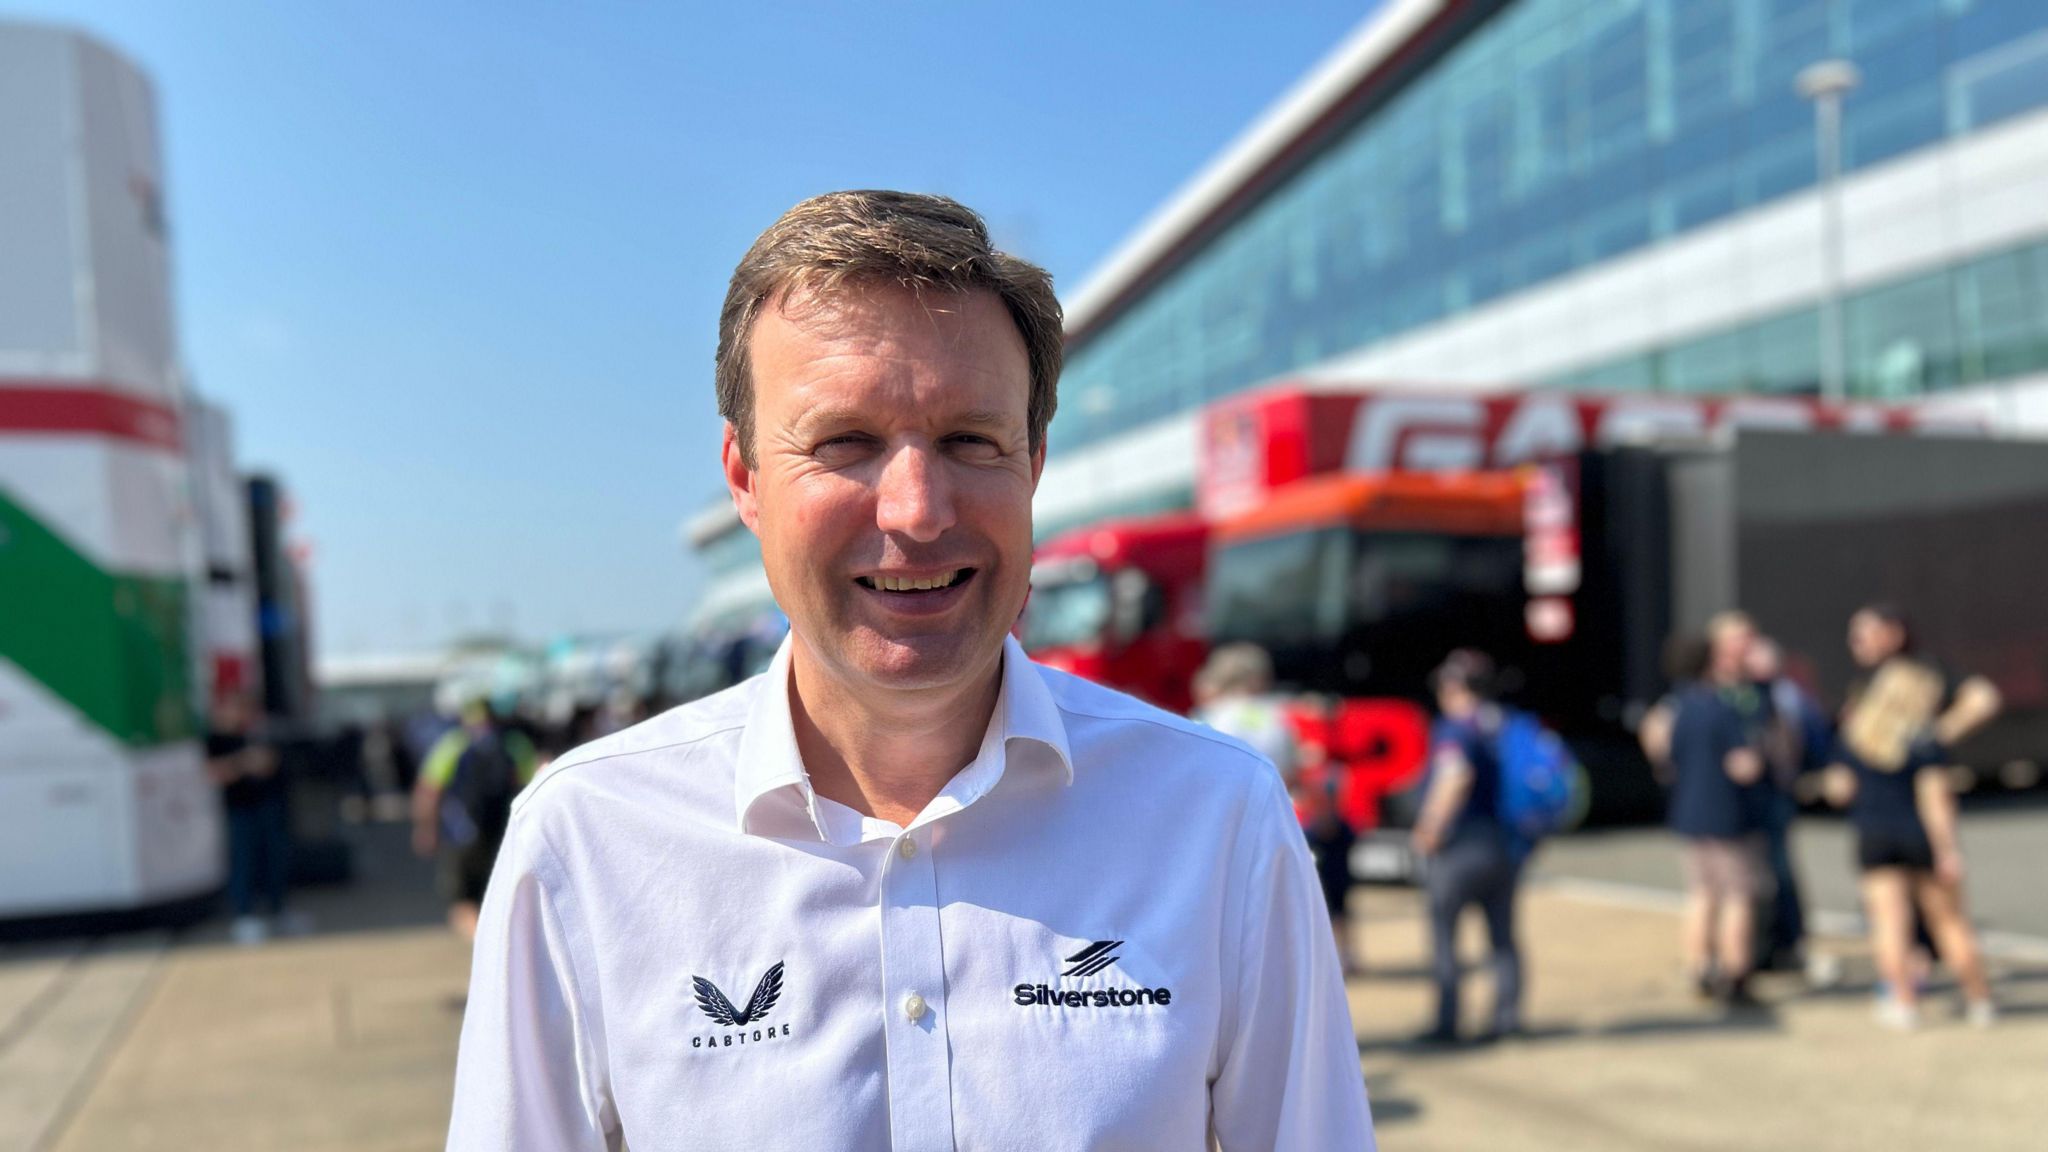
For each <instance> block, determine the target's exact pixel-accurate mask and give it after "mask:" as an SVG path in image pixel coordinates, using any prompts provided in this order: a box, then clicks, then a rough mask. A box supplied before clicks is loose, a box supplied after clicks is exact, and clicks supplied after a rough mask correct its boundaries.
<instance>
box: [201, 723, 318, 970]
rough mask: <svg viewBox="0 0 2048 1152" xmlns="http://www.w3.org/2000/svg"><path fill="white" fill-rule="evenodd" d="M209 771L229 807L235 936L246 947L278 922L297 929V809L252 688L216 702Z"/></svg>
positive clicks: (281, 926)
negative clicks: (290, 902)
mask: <svg viewBox="0 0 2048 1152" xmlns="http://www.w3.org/2000/svg"><path fill="white" fill-rule="evenodd" d="M206 774H207V776H208V777H210V778H211V779H212V780H213V782H214V784H216V785H217V786H218V787H219V788H220V795H221V803H222V804H224V805H225V806H226V807H227V816H228V820H227V824H228V907H229V910H230V911H231V912H232V913H233V915H234V920H233V922H232V923H231V924H230V925H229V928H228V934H229V936H230V937H231V938H232V939H233V940H234V942H235V943H237V944H241V945H243V946H245V947H246V946H254V945H258V944H261V943H263V942H264V941H265V940H267V939H269V938H270V932H271V926H272V923H273V922H274V923H275V924H276V926H277V928H278V930H279V931H283V932H290V931H293V930H294V929H295V927H296V924H297V922H296V921H294V920H293V919H292V918H290V917H288V916H287V915H286V913H285V907H284V901H285V892H286V890H287V889H288V888H289V887H290V886H291V869H292V861H291V852H292V842H291V814H290V810H289V809H288V808H287V807H286V806H285V793H284V782H283V781H282V780H280V779H278V775H277V749H276V748H274V747H272V746H271V745H270V743H269V742H267V741H265V740H264V739H262V737H261V735H260V733H259V732H258V731H257V726H256V706H255V702H254V701H252V700H251V699H250V698H249V694H248V693H246V692H243V691H240V690H233V689H231V690H228V691H225V692H222V693H221V694H220V696H219V697H218V698H217V699H216V700H215V701H214V705H213V715H212V716H211V717H209V719H208V724H207V730H206ZM259 911H260V912H263V913H268V914H269V916H270V918H271V919H270V921H265V920H264V919H263V917H262V916H261V915H259Z"/></svg>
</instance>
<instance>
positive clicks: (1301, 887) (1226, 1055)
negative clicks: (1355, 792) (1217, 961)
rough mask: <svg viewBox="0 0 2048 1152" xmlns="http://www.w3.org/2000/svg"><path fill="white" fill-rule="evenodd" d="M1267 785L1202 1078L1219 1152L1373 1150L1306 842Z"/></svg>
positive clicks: (1260, 796) (1250, 831)
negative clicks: (1207, 1078) (1216, 1059)
mask: <svg viewBox="0 0 2048 1152" xmlns="http://www.w3.org/2000/svg"><path fill="white" fill-rule="evenodd" d="M1284 801H1285V797H1284V796H1283V795H1282V794H1281V792H1280V790H1279V788H1278V786H1277V782H1274V781H1271V780H1266V779H1262V780H1261V781H1260V783H1259V784H1258V785H1256V786H1255V791H1254V795H1253V799H1252V802H1251V811H1250V812H1249V813H1248V815H1247V827H1246V829H1245V834H1244V836H1243V837H1242V838H1241V841H1240V843H1241V844H1242V845H1243V847H1244V853H1245V855H1244V856H1243V857H1240V859H1239V862H1238V865H1237V866H1238V867H1239V868H1240V869H1241V870H1242V873H1243V875H1244V877H1245V879H1244V880H1243V881H1242V882H1241V883H1240V885H1239V887H1240V891H1239V892H1238V893H1237V894H1236V898H1235V899H1234V900H1233V901H1232V903H1233V904H1234V905H1235V906H1236V908H1237V909H1238V910H1239V916H1238V917H1237V923H1238V925H1239V930H1238V939H1237V940H1236V941H1235V953H1236V964H1235V968H1236V974H1235V975H1236V979H1235V981H1234V982H1233V983H1234V995H1233V996H1232V997H1231V1000H1230V1002H1229V1003H1228V1004H1227V1005H1226V1007H1227V1011H1226V1017H1225V1020H1224V1025H1223V1035H1222V1037H1221V1042H1222V1043H1223V1046H1224V1047H1223V1055H1222V1060H1221V1062H1220V1066H1219V1071H1218V1074H1217V1077H1216V1079H1215V1081H1214V1082H1213V1083H1212V1084H1211V1085H1210V1092H1209V1104H1210V1125H1211V1128H1212V1130H1213V1132H1214V1133H1215V1136H1216V1140H1217V1143H1218V1145H1219V1146H1220V1147H1221V1148H1222V1149H1224V1152H1238V1150H1240V1149H1252V1148H1260V1149H1274V1150H1276V1152H1361V1150H1362V1152H1371V1149H1373V1148H1374V1142H1373V1131H1372V1114H1371V1110H1370V1108H1369V1106H1368V1105H1367V1103H1366V1097H1365V1076H1364V1073H1363V1071H1362V1070H1361V1068H1360V1066H1359V1060H1358V1037H1357V1034H1356V1033H1355V1032H1354V1031H1353V1030H1352V1024H1351V1008H1350V1005H1349V1003H1348V1001H1347V1000H1346V997H1345V993H1344V977H1343V974H1342V972H1341V971H1340V970H1339V967H1338V963H1337V949H1336V943H1335V941H1334V939H1333V938H1332V937H1331V935H1330V917H1329V913H1328V911H1327V910H1326V909H1325V908H1324V906H1323V897H1322V889H1321V887H1320V886H1319V884H1318V883H1317V881H1316V876H1315V866H1314V864H1313V863H1312V862H1311V861H1310V859H1309V854H1308V845H1307V843H1306V841H1304V839H1303V838H1302V835H1301V829H1300V826H1299V825H1298V824H1296V823H1295V821H1294V818H1293V813H1292V811H1291V810H1290V809H1289V808H1288V806H1287V805H1286V804H1285V802H1284Z"/></svg>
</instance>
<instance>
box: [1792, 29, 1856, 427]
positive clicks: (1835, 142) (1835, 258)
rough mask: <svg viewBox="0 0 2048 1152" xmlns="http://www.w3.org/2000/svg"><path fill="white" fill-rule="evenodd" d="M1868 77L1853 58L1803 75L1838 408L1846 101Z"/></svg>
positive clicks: (1825, 340) (1826, 354) (1825, 375)
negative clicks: (1816, 165)
mask: <svg viewBox="0 0 2048 1152" xmlns="http://www.w3.org/2000/svg"><path fill="white" fill-rule="evenodd" d="M1862 79H1863V76H1862V73H1860V72H1858V71H1856V66H1855V65H1854V64H1851V63H1849V62H1848V61H1847V60H1822V61H1821V62H1819V63H1818V64H1809V65H1807V66H1806V67H1805V68H1804V69H1803V70H1801V71H1800V73H1799V94H1800V95H1801V96H1804V97H1806V98H1807V99H1808V100H1811V101H1813V134H1814V145H1815V148H1814V150H1815V153H1816V155H1817V158H1818V160H1819V165H1820V194H1821V290H1820V394H1821V397H1822V398H1823V399H1825V400H1827V401H1828V402H1830V403H1834V404H1839V403H1841V402H1842V400H1843V398H1844V396H1846V395H1847V389H1845V388H1844V387H1843V384H1842V374H1843V368H1842V361H1843V355H1842V187H1841V185H1842V97H1844V96H1846V95H1848V94H1849V90H1850V89H1852V88H1854V87H1856V84H1857V82H1858V81H1860V80H1862Z"/></svg>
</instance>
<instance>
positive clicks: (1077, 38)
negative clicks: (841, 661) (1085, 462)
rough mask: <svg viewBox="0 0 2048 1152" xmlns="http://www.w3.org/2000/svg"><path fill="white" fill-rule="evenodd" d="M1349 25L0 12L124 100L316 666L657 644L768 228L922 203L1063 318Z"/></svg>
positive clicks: (201, 341) (1228, 12)
mask: <svg viewBox="0 0 2048 1152" xmlns="http://www.w3.org/2000/svg"><path fill="white" fill-rule="evenodd" d="M1371 7H1372V0H1351V2H1349V3H1338V2H1332V0H1304V2H1301V3H1290V4H1249V3H1242V2H1237V3H1229V2H1217V3H1209V2H1205V3H1187V2H1182V3H1167V2H1163V0H1145V2H1131V3H1118V2H1107V3H1105V2H1102V0H1096V2H1093V3H1044V2H1041V3H1013V2H989V3H974V4H962V3H952V4H940V3H901V2H884V0H861V2H855V0H846V2H841V3H813V4H779V3H759V2H743V3H688V4H686V3H680V2H677V3H669V2H660V3H657V2H654V0H635V2H628V0H606V2H593V3H580V4H568V3H559V4H558V3H541V2H538V0H496V2H490V3H485V2H470V0H465V2H453V0H450V2H434V3H410V2H403V0H329V2H324V3H313V2H298V0H294V2H291V3H274V2H260V0H178V2H177V3H169V2H165V0H132V2H117V0H0V14H4V15H7V16H13V17H26V18H30V19H55V20H60V21H63V22H67V23H71V24H75V25H77V26H80V27H82V28H84V29H86V30H88V31H90V32H93V33H95V34H97V35H99V36H101V37H102V38H104V39H105V40H107V41H108V42H109V43H111V44H112V45H113V46H114V47H115V48H117V49H118V50H120V51H122V52H123V53H125V54H127V55H128V56H129V57H131V58H132V59H134V60H135V61H137V62H138V63H139V64H140V65H141V66H142V67H143V68H144V69H145V70H146V71H147V72H148V73H149V74H150V75H151V76H152V77H153V78H154V80H155V82H156V87H157V96H158V102H159V107H158V113H159V116H160V117H161V118H162V122H163V130H164V135H165V139H166V142H167V149H168V155H167V165H168V169H169V176H168V180H167V192H166V195H167V200H168V209H169V212H170V220H171V226H172V241H173V247H174V258H175V260H176V266H177V270H176V275H177V296H178V306H179V312H180V321H181V326H182V335H183V340H184V349H185V359H186V361H187V363H188V364H189V365H190V367H191V369H192V373H193V376H194V378H195V379H196V381H197V382H198V384H199V386H200V388H201V390H202V391H204V392H205V393H207V394H208V395H210V396H212V397H214V398H215V399H218V400H220V401H223V402H225V403H226V405H227V406H228V407H229V408H230V409H231V411H232V412H233V414H234V417H235V420H236V422H237V433H238V436H239V440H240V454H241V457H242V459H243V460H244V462H245V463H246V464H248V465H252V466H257V467H264V468H270V469H274V470H275V471H276V472H277V473H278V474H279V475H280V476H281V477H282V478H283V479H284V480H285V482H286V484H287V485H288V487H289V488H290V490H291V491H292V493H293V496H294V500H295V503H296V506H297V510H298V513H297V518H296V521H295V528H296V531H297V534H298V535H299V536H300V537H302V538H304V539H305V540H307V541H310V543H311V544H312V548H313V566H312V585H313V595H314V601H315V614H316V621H317V625H318V639H317V642H316V643H317V647H318V650H319V652H320V653H321V654H323V655H332V654H346V653H360V652H368V651H382V650H391V649H404V648H417V647H421V646H425V645H431V644H435V643H438V642H441V641H443V640H445V639H447V638H448V637H449V636H450V635H451V633H454V632H458V631H473V630H476V629H479V628H484V627H491V626H497V627H504V626H508V625H509V626H510V627H512V628H513V629H515V630H516V631H518V632H519V633H521V634H523V635H525V636H527V637H529V638H533V639H544V638H546V637H548V636H551V635H554V634H557V633H560V632H564V631H587V630H607V631H608V630H626V629H633V630H639V629H655V628H673V627H675V626H676V625H677V624H678V623H679V622H680V621H681V620H682V619H683V617H684V616H685V615H686V614H687V612H688V610H689V607H690V603H691V599H692V597H693V595H694V594H695V591H696V589H697V587H698V586H699V584H700V575H699V573H698V572H697V570H696V568H695V566H694V565H693V564H692V563H691V561H690V559H689V557H688V556H687V554H686V552H685V550H684V548H683V546H682V544H681V539H680V536H679V533H678V526H679V525H680V524H681V522H682V521H683V519H684V518H685V517H686V516H688V515H689V514H690V513H692V512H694V511H696V510H697V509H698V508H700V507H702V506H703V504H704V502H705V501H706V500H707V499H708V498H710V497H712V496H713V495H715V494H717V493H718V492H719V491H720V481H719V479H718V471H717V463H716V461H717V444H718V429H719V425H718V418H717V413H716V408H715V406H714V403H713V400H712V394H711V354H712V349H713V346H714V344H715V341H716V331H715V328H716V317H717V310H718V304H719V301H720V299H721V297H722V295H723V292H724V287H725V280H726V277H727V276H728V275H729V274H730V272H731V269H732V265H733V263H734V261H736V260H737V259H738V258H739V255H740V253H741V252H743V251H744V250H745V248H746V246H747V244H748V243H749V242H750V241H751V240H752V239H753V237H754V236H755V235H756V234H757V233H758V232H759V231H760V230H761V229H762V228H764V227H766V226H767V225H768V223H769V222H771V221H772V220H773V219H774V218H775V217H776V215H777V214H778V213H780V212H781V211H782V210H783V209H784V208H786V207H788V206H789V205H790V204H792V203H794V202H795V201H797V200H799V199H801V198H803V197H805V196H808V195H812V194H814V193H818V192H823V191H828V190H830V189H834V188H850V187H899V188H908V189H915V190H921V191H936V192H943V193H946V194H948V195H951V196H954V197H957V198H959V199H960V200H962V201H964V202H966V203H967V204H969V205H971V206H973V207H975V208H976V209H978V210H980V211H981V212H982V213H983V214H984V215H985V216H987V217H988V220H989V223H990V226H991V228H992V229H993V231H994V232H995V234H996V238H997V241H998V243H999V244H1000V245H1002V246H1003V247H1005V248H1008V249H1010V250H1012V251H1015V252H1017V253H1019V254H1020V255H1023V256H1026V257H1028V258H1030V259H1033V260H1036V261H1038V262H1039V263H1041V264H1044V265H1045V266H1046V267H1048V268H1049V269H1051V271H1052V272H1053V274H1054V276H1055V277H1056V279H1057V282H1058V283H1059V285H1060V286H1061V288H1062V292H1063V294H1066V293H1071V292H1072V291H1073V290H1074V289H1075V288H1077V287H1078V286H1079V285H1080V284H1081V282H1082V281H1083V279H1084V277H1085V275H1086V273H1087V272H1089V271H1090V270H1091V269H1092V268H1093V267H1094V265H1095V264H1096V263H1097V262H1098V261H1100V260H1101V259H1102V258H1103V257H1104V256H1106V255H1107V254H1108V253H1109V251H1110V250H1111V249H1112V248H1113V247H1114V246H1115V245H1116V244H1117V242H1118V241H1120V240H1121V239H1123V238H1124V237H1125V236H1126V235H1127V234H1128V233H1129V232H1130V231H1131V230H1132V228H1133V227H1135V225H1136V224H1137V223H1138V222H1139V221H1140V220H1141V219H1142V218H1143V217H1144V216H1145V214H1146V213H1147V212H1149V211H1151V210H1152V209H1153V208H1155V207H1156V206H1157V205H1158V204H1159V203H1160V202H1161V201H1163V200H1164V199H1165V198H1166V197H1167V196H1168V195H1169V194H1170V193H1172V192H1173V191H1174V190H1175V189H1176V188H1177V187H1179V185H1180V184H1181V183H1182V182H1183V181H1184V180H1186V179H1187V178H1188V177H1190V176H1191V175H1193V173H1194V172H1195V171H1196V169H1197V168H1198V167H1199V166H1200V165H1201V164H1202V163H1203V162H1204V161H1206V160H1207V159H1209V158H1210V157H1211V156H1212V155H1214V154H1215V153H1216V152H1217V150H1218V149H1220V148H1221V147H1223V146H1224V145H1225V144H1226V143H1227V142H1228V141H1229V140H1230V139H1231V138H1232V137H1233V136H1235V135H1236V134H1237V133H1238V132H1239V131H1241V130H1242V129H1244V128H1245V127H1246V126H1247V125H1248V124H1249V123H1250V122H1251V120H1252V119H1253V118H1254V117H1255V116H1256V115H1257V114H1258V113H1259V112H1260V111H1261V110H1263V109H1264V108H1265V107H1266V106H1267V105H1268V104H1269V103H1271V102H1272V101H1273V100H1274V99H1275V98H1276V97H1278V96H1279V95H1280V94H1281V93H1282V92H1283V91H1284V90H1285V89H1286V88H1287V87H1288V86H1289V85H1290V84H1292V83H1293V82H1294V81H1295V80H1296V79H1298V78H1299V77H1300V76H1301V75H1302V74H1303V73H1304V72H1306V71H1307V70H1308V69H1309V67H1310V66H1311V65H1313V64H1314V63H1315V62H1316V61H1317V60H1319V59H1321V58H1322V56H1323V55H1324V54H1326V53H1327V52H1328V51H1330V49H1332V48H1333V47H1334V46H1335V45H1336V43H1337V41H1338V40H1339V39H1340V38H1341V37H1342V36H1343V35H1344V34H1345V33H1346V32H1348V31H1349V30H1350V29H1351V28H1352V27H1353V26H1354V25H1356V24H1357V23H1358V22H1359V21H1360V20H1362V19H1363V18H1364V16H1365V15H1366V13H1367V12H1368V11H1369V10H1370V8H1371ZM1054 450H1055V451H1057V445H1055V446H1054Z"/></svg>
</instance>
